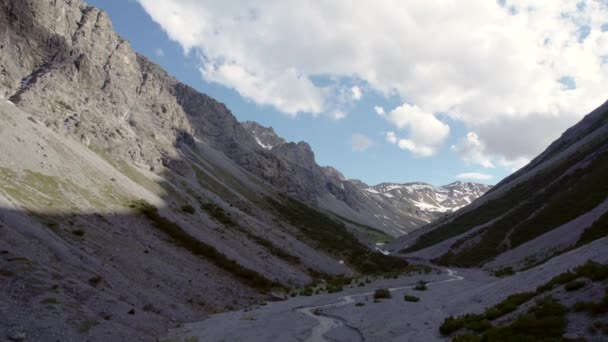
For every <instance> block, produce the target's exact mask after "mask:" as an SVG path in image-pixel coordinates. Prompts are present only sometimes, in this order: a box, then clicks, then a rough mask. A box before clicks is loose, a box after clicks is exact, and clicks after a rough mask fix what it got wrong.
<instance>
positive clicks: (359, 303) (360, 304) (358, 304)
mask: <svg viewBox="0 0 608 342" xmlns="http://www.w3.org/2000/svg"><path fill="white" fill-rule="evenodd" d="M364 305H365V303H363V302H357V304H355V306H364Z"/></svg>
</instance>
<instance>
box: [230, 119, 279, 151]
mask: <svg viewBox="0 0 608 342" xmlns="http://www.w3.org/2000/svg"><path fill="white" fill-rule="evenodd" d="M241 125H243V128H245V130H246V131H247V132H249V134H251V136H252V137H253V138H254V139H255V141H256V142H257V143H258V145H260V146H262V147H263V148H264V149H267V150H271V149H272V148H273V147H275V146H278V145H281V144H283V143H285V140H284V139H283V138H281V137H279V136H278V135H277V134H276V133H275V131H274V129H272V127H264V126H262V125H260V124H259V123H257V122H255V121H245V122H242V123H241Z"/></svg>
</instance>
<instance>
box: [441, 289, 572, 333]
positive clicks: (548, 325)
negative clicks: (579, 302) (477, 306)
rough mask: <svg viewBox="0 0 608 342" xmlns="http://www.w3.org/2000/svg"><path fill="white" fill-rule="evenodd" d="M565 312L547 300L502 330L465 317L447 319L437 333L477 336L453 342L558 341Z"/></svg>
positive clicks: (553, 301) (565, 310) (555, 302)
mask: <svg viewBox="0 0 608 342" xmlns="http://www.w3.org/2000/svg"><path fill="white" fill-rule="evenodd" d="M567 311H568V310H567V308H566V307H564V306H563V305H562V304H560V303H559V302H558V301H557V300H555V299H553V298H551V297H547V298H544V299H542V300H540V301H538V302H537V303H536V304H535V305H534V306H532V307H531V308H530V309H529V310H528V311H527V312H526V313H525V314H522V315H520V316H519V317H518V318H517V319H516V320H515V321H514V322H512V323H510V324H507V325H504V326H500V327H494V326H493V325H492V324H491V323H490V322H489V321H488V320H485V318H484V317H483V315H465V316H462V317H460V318H454V317H448V319H446V320H445V321H444V323H443V324H442V325H441V327H440V328H439V331H440V332H441V334H442V335H450V334H452V333H454V332H456V331H458V330H460V329H463V328H464V329H467V330H469V331H472V332H475V333H478V334H481V335H476V334H471V333H469V334H465V335H461V336H462V337H456V338H455V339H454V341H505V342H506V341H560V340H561V336H562V335H563V334H564V332H565V329H566V325H567V321H566V318H565V315H566V312H567Z"/></svg>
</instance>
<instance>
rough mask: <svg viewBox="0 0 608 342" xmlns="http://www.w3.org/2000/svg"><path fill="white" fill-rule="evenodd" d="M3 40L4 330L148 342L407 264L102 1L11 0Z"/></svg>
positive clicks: (0, 233) (0, 258) (3, 10)
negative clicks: (329, 204) (125, 30)
mask: <svg viewBox="0 0 608 342" xmlns="http://www.w3.org/2000/svg"><path fill="white" fill-rule="evenodd" d="M0 51H1V52H0V97H1V98H0V141H2V144H0V317H2V320H0V336H1V337H0V338H5V337H6V336H8V337H11V338H13V337H14V338H20V336H21V334H22V332H24V333H26V334H27V339H29V340H61V341H80V340H83V339H88V338H90V337H91V336H94V338H93V339H94V340H129V341H137V340H153V339H154V337H155V336H156V335H158V333H159V332H161V331H164V330H165V329H166V328H168V327H170V326H174V325H176V324H178V323H177V322H184V321H191V320H196V319H202V318H204V317H206V315H208V314H209V313H212V312H217V311H223V310H227V309H230V308H237V307H244V306H247V305H250V304H252V303H255V302H259V301H262V300H266V299H268V298H269V296H270V294H271V293H284V292H286V291H290V290H291V289H297V288H299V287H301V286H303V285H305V284H308V283H310V282H311V281H312V280H313V279H319V278H325V279H327V280H328V281H331V280H332V279H339V278H336V277H339V276H349V275H353V274H370V273H382V272H387V271H396V270H402V269H403V268H404V267H406V266H407V264H406V263H405V262H404V261H402V260H400V259H396V258H392V257H387V256H384V255H382V254H380V253H376V252H373V251H372V250H371V249H370V248H368V247H371V246H372V245H373V244H374V242H375V241H377V240H378V239H381V240H385V239H387V238H388V237H387V236H386V235H385V234H383V233H382V232H380V231H378V230H375V229H372V228H369V227H366V226H364V225H361V224H358V223H354V222H350V221H346V220H343V219H341V218H339V217H338V216H336V215H333V214H331V213H324V212H321V211H319V210H316V209H314V208H312V207H310V205H314V202H315V201H316V195H313V194H314V192H313V191H312V190H311V189H314V188H315V187H322V186H324V185H323V184H316V183H314V181H315V178H314V177H311V176H310V175H311V172H310V170H308V169H306V168H305V167H302V166H301V165H298V164H297V163H293V162H290V161H289V160H288V159H282V158H279V157H277V156H276V155H275V154H273V153H271V152H269V151H267V150H266V149H264V148H262V147H260V146H259V145H258V143H257V142H256V141H255V140H254V138H253V137H252V136H251V135H250V134H249V133H247V131H246V130H245V129H244V128H243V127H242V126H241V124H240V123H239V122H238V121H237V120H236V119H235V117H234V116H233V115H232V114H231V113H230V111H229V110H228V109H227V108H226V107H225V106H224V105H223V104H221V103H218V102H217V101H215V100H213V99H212V98H210V97H208V96H206V95H204V94H201V93H199V92H197V91H195V90H194V89H192V88H190V87H188V86H187V85H185V84H182V83H180V82H179V81H177V80H176V79H174V78H173V77H171V76H169V75H168V74H167V73H166V72H165V71H164V70H162V69H160V68H159V67H158V66H157V65H155V64H153V63H151V62H150V61H149V60H147V59H146V58H145V57H143V56H141V55H139V54H137V53H136V52H134V51H133V49H131V47H130V45H129V43H128V42H127V41H125V40H124V39H123V38H121V37H120V36H119V35H117V34H116V33H115V32H114V31H113V30H112V26H111V23H110V20H109V18H108V17H107V15H106V14H105V13H104V12H102V11H100V10H98V9H96V8H94V7H91V6H88V5H86V4H85V3H84V2H83V1H80V0H57V1H46V0H44V1H39V0H27V1H23V0H3V1H0ZM311 179H312V180H311ZM289 195H292V196H295V197H297V198H299V199H300V200H304V201H306V202H307V203H308V204H305V203H303V202H301V201H299V200H296V199H294V197H290V196H289ZM366 244H367V246H366ZM49 327H51V328H49ZM87 336H89V337H87Z"/></svg>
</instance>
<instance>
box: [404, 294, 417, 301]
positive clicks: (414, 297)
mask: <svg viewBox="0 0 608 342" xmlns="http://www.w3.org/2000/svg"><path fill="white" fill-rule="evenodd" d="M403 299H404V300H405V301H406V302H418V301H420V298H418V297H416V296H410V295H405V296H403Z"/></svg>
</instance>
